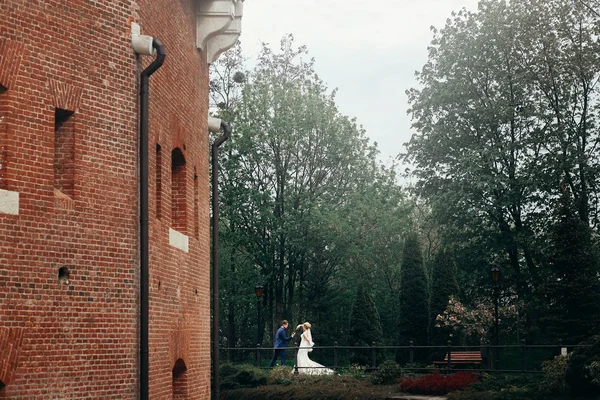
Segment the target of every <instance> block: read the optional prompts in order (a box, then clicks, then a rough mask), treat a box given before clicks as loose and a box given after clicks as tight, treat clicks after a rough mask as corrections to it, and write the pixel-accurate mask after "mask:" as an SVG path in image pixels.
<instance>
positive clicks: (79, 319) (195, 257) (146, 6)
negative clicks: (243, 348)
mask: <svg viewBox="0 0 600 400" xmlns="http://www.w3.org/2000/svg"><path fill="white" fill-rule="evenodd" d="M196 1H197V0H151V1H150V0H137V1H136V0H127V1H125V0H43V1H40V0H2V1H0V189H5V190H9V191H14V192H18V193H19V195H20V209H19V214H18V215H8V214H1V213H0V381H1V382H2V383H1V384H0V399H36V400H38V399H44V400H45V399H127V400H131V399H136V398H138V396H139V395H138V393H139V390H138V384H139V368H138V365H139V261H138V260H139V251H138V248H139V241H138V234H139V213H138V207H139V203H138V193H139V187H138V172H139V171H138V160H139V156H138V136H139V133H138V118H139V117H138V104H139V98H138V96H139V94H138V92H139V87H138V80H139V73H140V72H141V70H142V69H143V68H145V66H146V65H148V63H150V62H151V58H150V57H141V58H139V57H136V55H135V53H134V52H133V50H132V49H131V45H130V24H131V22H138V23H139V24H140V25H141V27H142V33H143V34H147V35H151V36H154V37H157V38H159V39H160V40H161V41H162V42H163V43H164V45H165V48H166V52H167V57H166V60H165V64H164V66H163V67H162V68H161V69H159V70H158V71H157V72H156V73H155V74H154V75H153V76H152V77H151V78H150V143H149V148H150V154H149V157H150V171H149V176H150V177H151V178H150V196H149V197H150V198H149V200H150V398H151V399H152V400H157V399H158V400H160V399H173V398H177V399H208V398H209V397H210V394H209V392H210V286H209V285H210V280H209V274H210V273H209V179H208V167H209V161H208V154H209V147H208V146H209V144H208V134H207V130H208V129H207V121H206V115H207V112H208V66H207V64H206V56H205V54H203V53H202V52H200V51H198V50H197V49H196V46H195V30H196V27H195V24H196V21H195V15H196ZM57 110H58V111H57ZM67 111H68V112H67ZM57 117H58V118H59V119H60V120H61V124H58V125H57V124H56V123H55V120H56V118H57ZM157 145H160V149H161V151H160V158H159V160H158V161H159V162H160V167H157V152H156V148H157ZM174 149H179V150H178V151H177V152H176V153H178V152H179V151H180V152H181V154H182V155H183V158H184V162H185V164H184V168H185V170H184V171H183V173H181V172H178V173H176V174H175V175H176V176H177V177H178V178H181V181H179V180H178V181H177V182H176V185H175V189H176V190H175V192H176V196H173V195H172V190H173V188H174V186H173V182H172V176H173V173H172V160H171V155H172V154H173V150H174ZM157 180H158V181H159V185H157V182H156V181H157ZM157 188H158V189H159V190H158V191H157ZM182 196H183V197H182ZM173 199H175V204H173ZM157 203H159V204H160V206H159V207H160V209H159V210H158V209H157ZM174 212H175V218H174V215H173V213H174ZM181 218H185V220H181ZM169 228H173V229H177V230H179V231H180V232H181V233H184V234H186V235H189V253H186V252H184V251H182V250H179V249H176V248H173V247H171V246H169ZM61 267H66V269H63V271H67V270H68V276H65V275H61V279H59V268H61ZM3 385H4V386H3Z"/></svg>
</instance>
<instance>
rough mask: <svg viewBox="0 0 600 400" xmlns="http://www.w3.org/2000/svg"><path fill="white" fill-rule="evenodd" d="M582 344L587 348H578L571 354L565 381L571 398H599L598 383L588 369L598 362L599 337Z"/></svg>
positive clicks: (599, 387) (599, 384) (599, 389)
mask: <svg viewBox="0 0 600 400" xmlns="http://www.w3.org/2000/svg"><path fill="white" fill-rule="evenodd" d="M584 344H587V345H589V347H579V348H577V349H575V351H573V352H572V353H571V355H570V357H569V362H568V364H567V370H566V374H565V381H566V383H567V385H568V386H569V392H570V393H571V395H572V396H582V397H583V396H599V395H600V383H597V382H594V376H593V373H592V372H593V371H590V367H592V364H593V363H594V362H597V361H599V360H600V336H595V337H593V338H591V339H589V340H588V341H587V342H586V343H584ZM592 368H593V367H592Z"/></svg>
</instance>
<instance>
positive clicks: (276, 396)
mask: <svg viewBox="0 0 600 400" xmlns="http://www.w3.org/2000/svg"><path fill="white" fill-rule="evenodd" d="M291 382H292V383H291V385H287V386H279V385H272V386H263V387H259V388H253V389H248V388H247V389H235V390H227V391H223V392H221V399H220V400H281V399H285V400H316V399H318V400H383V399H388V398H390V397H392V395H393V393H392V392H391V391H390V389H389V387H387V388H386V387H383V386H372V385H369V384H367V383H365V382H359V381H357V380H356V379H353V378H352V377H350V376H310V375H304V376H303V375H299V376H294V377H292V379H291Z"/></svg>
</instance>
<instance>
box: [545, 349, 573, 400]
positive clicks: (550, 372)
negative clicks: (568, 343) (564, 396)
mask: <svg viewBox="0 0 600 400" xmlns="http://www.w3.org/2000/svg"><path fill="white" fill-rule="evenodd" d="M568 363H569V356H557V357H555V358H554V359H552V360H548V361H544V363H543V364H542V371H544V388H545V389H546V390H548V391H550V392H553V393H564V392H566V390H567V382H566V380H565V377H566V373H567V365H568Z"/></svg>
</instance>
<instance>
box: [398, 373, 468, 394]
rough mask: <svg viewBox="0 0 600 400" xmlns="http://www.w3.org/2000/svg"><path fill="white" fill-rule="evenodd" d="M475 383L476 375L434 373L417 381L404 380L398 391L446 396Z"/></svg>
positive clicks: (411, 379)
mask: <svg viewBox="0 0 600 400" xmlns="http://www.w3.org/2000/svg"><path fill="white" fill-rule="evenodd" d="M475 382H477V375H475V374H473V373H471V372H458V373H456V374H452V375H442V374H440V373H439V372H436V373H433V374H429V375H425V376H423V377H421V378H417V379H413V378H406V379H404V380H402V382H401V383H400V389H401V391H402V392H407V393H415V394H447V393H450V392H454V391H457V390H464V389H466V388H468V387H469V386H470V385H472V384H473V383H475Z"/></svg>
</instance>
